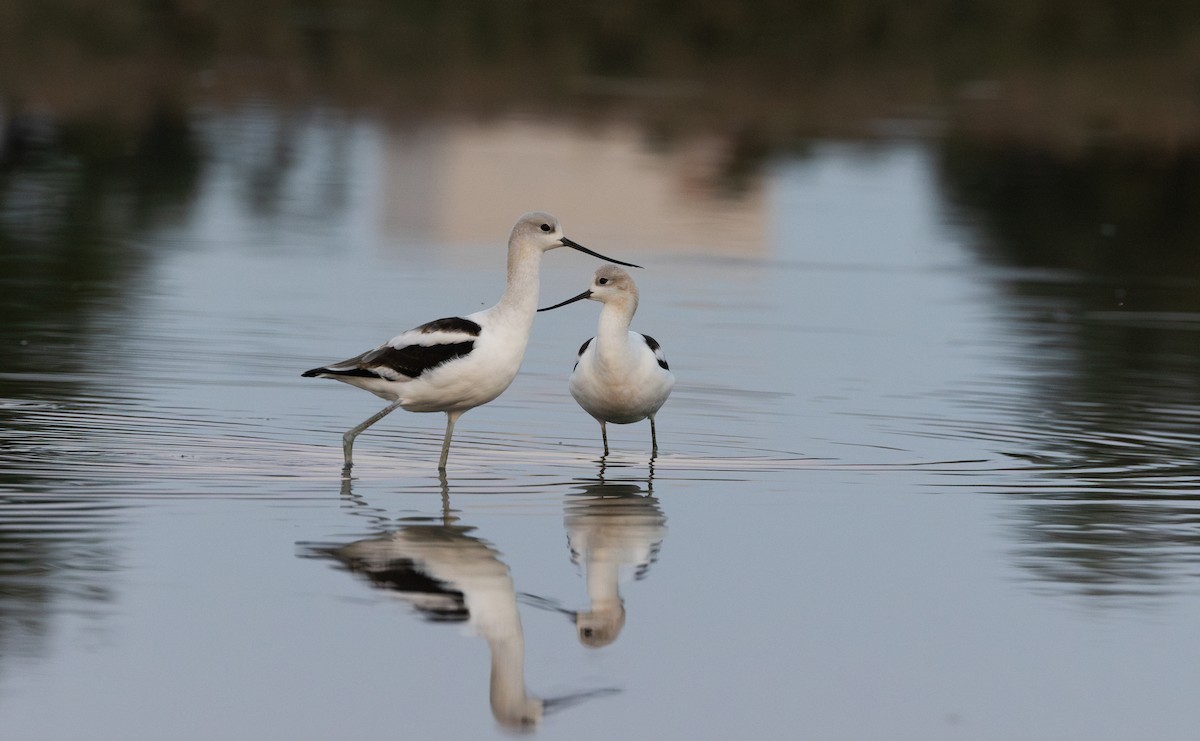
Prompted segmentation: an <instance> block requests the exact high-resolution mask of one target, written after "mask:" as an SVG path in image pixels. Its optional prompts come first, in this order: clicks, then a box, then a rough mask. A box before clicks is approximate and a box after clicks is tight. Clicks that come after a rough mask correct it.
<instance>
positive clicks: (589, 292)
mask: <svg viewBox="0 0 1200 741" xmlns="http://www.w3.org/2000/svg"><path fill="white" fill-rule="evenodd" d="M605 259H607V258H605ZM621 264H622V265H625V264H627V263H621ZM633 267H635V268H636V267H637V265H634V266H633ZM591 297H592V289H590V288H589V289H588V290H586V291H584V292H583V293H581V294H579V295H578V296H575V297H574V298H569V299H567V300H566V301H563V302H562V303H561V304H555V305H554V306H547V307H546V308H544V309H538V311H550V310H551V309H557V308H558V307H560V306H566V305H567V304H573V303H575V302H576V301H582V300H584V299H585V298H591Z"/></svg>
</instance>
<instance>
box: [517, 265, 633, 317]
mask: <svg viewBox="0 0 1200 741" xmlns="http://www.w3.org/2000/svg"><path fill="white" fill-rule="evenodd" d="M585 298H590V299H591V300H593V301H599V302H601V303H603V304H618V305H623V306H627V307H628V311H629V313H630V314H633V313H634V312H635V311H637V305H638V289H637V284H635V283H634V282H633V278H632V277H630V275H629V273H627V272H625V271H624V270H622V269H621V268H618V267H617V266H616V265H605V266H603V267H601V268H600V269H599V270H597V271H596V274H595V275H594V276H592V286H591V288H589V289H587V290H586V291H584V292H583V293H581V294H579V295H578V296H573V297H571V298H569V299H567V300H566V301H563V302H562V303H558V304H555V305H554V306H547V307H546V308H544V309H538V311H550V310H551V309H557V308H558V307H560V306H566V305H567V304H573V303H575V302H576V301H582V300H584V299H585Z"/></svg>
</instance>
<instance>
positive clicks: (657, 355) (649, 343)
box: [642, 334, 671, 370]
mask: <svg viewBox="0 0 1200 741" xmlns="http://www.w3.org/2000/svg"><path fill="white" fill-rule="evenodd" d="M642 339H643V340H645V341H646V347H648V348H650V351H651V352H653V353H654V359H655V360H657V361H658V367H659V368H662V369H663V370H671V366H669V365H667V356H666V355H665V354H664V353H663V350H662V345H660V344H658V340H656V339H654V338H653V337H651V336H650V335H648V334H644V335H642Z"/></svg>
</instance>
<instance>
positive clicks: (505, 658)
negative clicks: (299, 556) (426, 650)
mask: <svg viewBox="0 0 1200 741" xmlns="http://www.w3.org/2000/svg"><path fill="white" fill-rule="evenodd" d="M345 491H346V489H345V488H344V489H343V492H345ZM443 496H445V490H444V489H443ZM445 506H448V500H444V510H443V519H444V523H445V524H442V525H413V526H409V527H404V528H401V529H400V530H396V531H394V532H388V533H384V534H382V535H380V536H377V537H374V538H366V539H363V540H357V541H354V542H352V543H348V544H346V545H343V546H338V547H332V548H317V549H314V552H315V553H316V554H318V555H321V556H325V557H330V558H333V559H335V560H337V561H340V562H341V563H342V564H343V565H344V566H345V567H346V568H347V569H349V570H350V571H352V572H355V573H358V574H361V575H363V576H366V577H367V578H368V579H370V580H371V581H372V583H374V584H375V585H376V586H379V587H382V588H385V589H389V590H392V591H394V592H395V593H396V594H398V595H399V596H400V597H402V598H403V599H405V600H406V601H407V602H409V603H410V604H411V605H412V606H413V607H415V608H416V609H417V610H418V611H419V612H420V613H421V614H422V615H424V616H425V617H426V618H428V619H429V620H432V621H435V622H457V621H462V620H466V621H468V622H469V624H470V625H471V626H472V627H474V628H475V630H476V631H477V632H478V634H479V635H480V636H482V637H483V638H484V640H486V641H487V644H488V648H489V650H490V653H491V672H490V676H491V681H490V686H489V695H490V701H491V708H492V715H493V716H494V717H495V718H496V720H497V722H499V723H500V725H502V726H504V727H506V728H513V729H523V728H532V727H534V726H536V725H537V724H538V723H539V722H540V721H541V719H542V716H543V714H544V713H547V712H552V711H557V710H561V709H563V708H567V707H571V706H573V705H576V704H578V703H580V702H583V701H584V700H588V699H590V698H593V697H600V696H603V695H607V694H612V693H613V692H616V691H617V690H615V689H604V688H602V689H595V690H588V691H583V692H576V693H571V694H565V695H562V696H558V697H553V698H545V699H543V698H540V697H535V696H533V695H530V694H529V692H528V691H527V689H526V687H525V637H524V632H523V630H522V628H521V618H520V614H519V612H518V610H517V595H516V590H515V589H514V587H513V581H512V576H511V574H510V573H509V569H508V566H507V565H505V563H504V562H503V561H502V560H501V558H500V556H501V554H500V553H499V551H497V550H496V549H495V548H493V547H492V546H491V545H490V544H488V543H487V542H486V541H484V540H482V539H480V538H476V537H475V536H473V535H471V534H470V533H471V531H472V530H473V528H471V527H467V526H462V525H457V524H451V523H452V522H453V520H454V518H451V517H449V516H448V509H445Z"/></svg>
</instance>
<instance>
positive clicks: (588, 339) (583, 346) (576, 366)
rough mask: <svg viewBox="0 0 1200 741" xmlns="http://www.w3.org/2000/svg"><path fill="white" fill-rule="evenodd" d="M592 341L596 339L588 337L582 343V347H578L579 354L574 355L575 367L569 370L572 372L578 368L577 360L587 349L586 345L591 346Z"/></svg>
mask: <svg viewBox="0 0 1200 741" xmlns="http://www.w3.org/2000/svg"><path fill="white" fill-rule="evenodd" d="M594 339H596V338H595V337H589V338H587V339H586V340H584V341H583V344H582V345H580V346H579V352H577V353H575V367H574V368H572V369H571V370H574V369H575V368H578V367H579V359H580V358H581V357H583V351H584V350H586V349H587V347H588V345H590V344H592V340H594Z"/></svg>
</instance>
